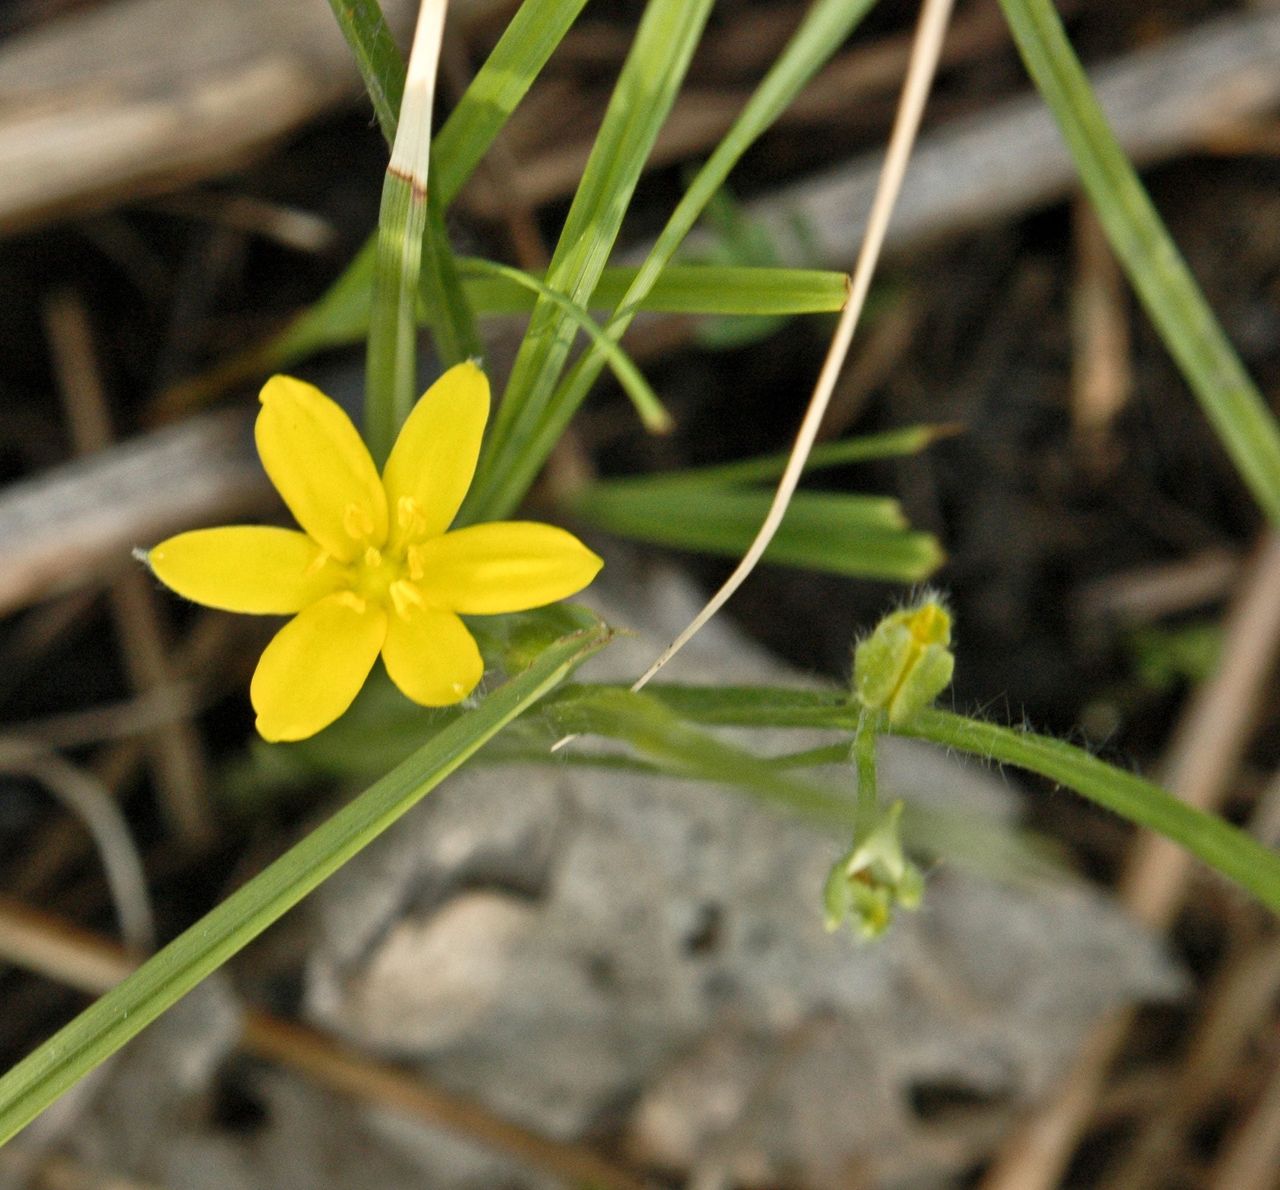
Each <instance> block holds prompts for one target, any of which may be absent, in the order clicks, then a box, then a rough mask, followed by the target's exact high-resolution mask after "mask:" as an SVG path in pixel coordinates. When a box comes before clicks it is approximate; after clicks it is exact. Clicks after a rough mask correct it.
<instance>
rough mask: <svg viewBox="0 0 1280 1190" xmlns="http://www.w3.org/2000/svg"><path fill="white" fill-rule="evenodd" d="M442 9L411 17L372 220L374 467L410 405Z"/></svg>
mask: <svg viewBox="0 0 1280 1190" xmlns="http://www.w3.org/2000/svg"><path fill="white" fill-rule="evenodd" d="M445 5H446V0H424V3H423V5H422V8H421V10H420V11H419V14H418V28H417V31H416V32H415V34H414V39H413V53H412V55H411V57H410V59H409V68H408V74H407V75H406V78H405V84H404V95H403V98H402V101H401V105H400V120H399V123H398V124H397V126H396V134H395V140H394V141H393V142H392V145H391V160H390V162H389V163H388V164H387V173H386V178H385V180H384V182H383V186H382V208H381V210H380V211H379V213H378V247H377V252H376V256H375V263H374V284H373V304H372V306H371V307H370V311H369V351H368V358H367V364H366V368H365V401H364V426H365V439H366V440H367V442H368V444H369V450H370V453H372V455H373V458H374V461H375V462H376V463H378V464H379V465H381V464H382V462H383V461H384V460H385V459H386V457H387V455H388V454H390V453H391V444H392V443H393V442H394V441H395V439H396V435H397V434H398V433H399V431H400V427H401V426H402V425H403V424H404V420H405V418H406V417H408V416H409V410H411V409H412V408H413V402H414V400H415V398H416V397H417V391H416V390H417V383H418V350H417V348H418V274H419V273H420V271H421V269H422V237H423V232H424V231H425V229H426V226H427V173H428V167H429V162H430V156H431V110H432V107H433V106H434V103H435V90H436V67H437V65H438V64H439V61H440V46H441V41H442V39H443V37H444V15H445Z"/></svg>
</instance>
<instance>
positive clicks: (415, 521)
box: [396, 496, 427, 537]
mask: <svg viewBox="0 0 1280 1190" xmlns="http://www.w3.org/2000/svg"><path fill="white" fill-rule="evenodd" d="M396 523H397V524H398V525H399V526H400V530H401V532H402V533H403V534H404V535H405V536H406V537H412V536H414V534H416V533H421V532H422V530H423V528H424V527H425V526H426V523H427V518H426V517H425V516H424V515H423V512H422V506H421V505H420V504H419V503H418V502H417V500H415V499H414V498H413V497H412V496H401V497H400V499H399V500H397V501H396Z"/></svg>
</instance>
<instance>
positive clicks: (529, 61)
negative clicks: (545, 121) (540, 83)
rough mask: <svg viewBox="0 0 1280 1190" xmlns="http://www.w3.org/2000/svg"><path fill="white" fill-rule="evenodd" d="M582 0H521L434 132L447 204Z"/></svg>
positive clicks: (440, 189) (439, 187)
mask: <svg viewBox="0 0 1280 1190" xmlns="http://www.w3.org/2000/svg"><path fill="white" fill-rule="evenodd" d="M585 4H586V0H525V2H524V3H523V4H522V5H521V6H520V8H519V10H518V11H517V12H516V14H515V16H513V17H512V18H511V20H510V22H509V23H508V25H507V27H506V29H505V30H504V32H503V34H502V36H501V37H500V38H499V39H498V44H497V45H495V46H494V47H493V51H492V52H491V53H490V54H489V57H488V58H487V59H486V61H485V63H484V65H483V66H481V67H480V69H479V70H478V71H477V72H476V76H475V78H473V79H472V80H471V84H470V85H469V86H468V87H467V89H466V91H465V92H464V94H463V96H462V98H461V99H460V100H459V101H458V106H457V107H455V108H454V109H453V112H452V113H451V114H450V116H449V118H448V119H447V120H446V121H445V122H444V126H443V127H442V128H441V129H440V131H439V132H438V133H437V134H436V139H435V149H434V152H433V154H432V163H433V167H434V170H435V186H436V193H437V194H439V196H440V201H441V203H443V204H444V206H446V207H447V206H448V205H449V204H450V203H451V202H453V200H454V199H455V198H456V197H457V195H458V191H459V190H461V189H462V187H463V186H464V185H465V184H466V181H467V179H468V178H469V177H470V176H471V174H472V172H473V171H474V170H475V168H476V166H477V165H478V164H479V162H480V159H481V158H482V157H483V156H484V155H485V153H487V152H488V151H489V146H490V145H491V144H493V140H494V138H495V137H496V136H497V135H498V133H499V132H500V131H501V129H502V126H503V125H504V124H505V123H506V122H507V120H508V119H509V118H510V116H511V113H512V112H513V111H515V109H516V107H517V105H518V104H519V103H520V101H521V100H522V99H523V98H524V96H525V94H526V92H527V91H528V90H529V88H530V86H531V85H532V84H533V81H534V79H536V78H537V77H538V75H539V74H540V73H541V71H542V68H543V67H544V66H545V65H546V64H547V59H548V58H550V57H551V53H552V51H553V50H554V49H555V48H556V46H558V45H559V44H560V42H561V41H562V40H563V38H564V35H565V34H566V33H568V31H569V29H570V28H571V27H572V25H573V22H574V21H576V20H577V19H578V14H579V13H580V12H581V11H582V9H583V6H584V5H585Z"/></svg>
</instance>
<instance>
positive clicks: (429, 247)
mask: <svg viewBox="0 0 1280 1190" xmlns="http://www.w3.org/2000/svg"><path fill="white" fill-rule="evenodd" d="M329 6H330V8H331V9H332V10H333V15H334V17H335V19H336V20H337V22H338V27H339V28H340V29H341V30H342V35H343V37H344V38H346V41H347V44H348V45H349V46H350V47H351V51H352V54H353V55H354V56H355V60H356V65H357V66H358V67H359V70H360V77H361V78H362V79H363V80H364V85H365V89H366V90H367V91H368V93H369V98H370V100H371V101H372V103H373V109H374V112H375V114H376V115H377V118H378V126H379V128H381V130H382V135H383V137H384V138H385V139H386V142H387V145H388V146H389V147H394V145H395V140H396V134H397V132H398V130H399V121H400V107H401V104H402V103H403V102H404V90H405V73H406V70H405V64H404V59H403V58H401V56H400V51H399V49H398V48H397V47H396V44H395V39H394V38H393V37H392V36H391V30H390V28H389V27H388V26H387V22H386V19H385V17H384V16H383V15H382V9H381V8H380V7H379V5H378V2H377V0H355V2H351V0H329ZM427 134H429V133H427ZM424 148H425V146H424ZM425 197H426V210H425V212H423V214H422V217H421V218H422V220H423V226H422V229H421V231H420V232H415V229H414V228H413V227H410V228H409V232H410V235H411V236H415V235H416V238H418V239H419V240H420V253H419V261H420V263H419V261H415V262H414V264H413V266H411V267H410V268H408V269H406V270H404V275H405V278H406V279H411V280H412V281H413V282H414V284H415V286H417V283H418V281H419V277H420V278H421V281H422V284H421V286H420V292H421V294H422V302H423V310H424V312H425V314H426V321H427V325H428V326H429V327H430V328H431V333H432V337H433V338H434V340H435V344H436V351H437V354H438V355H439V357H440V360H441V362H442V363H443V364H444V365H445V366H448V365H450V364H456V363H461V362H462V361H463V360H465V359H468V358H470V357H471V356H475V355H479V354H480V337H479V335H478V334H477V333H476V328H475V316H474V315H473V314H472V312H471V309H470V307H469V306H468V305H467V300H466V296H465V294H464V293H463V292H462V285H461V283H460V282H459V280H458V275H457V268H456V266H455V264H454V259H453V252H452V249H451V248H450V247H449V240H448V236H447V234H446V233H445V227H444V207H443V205H442V204H441V202H440V200H439V198H438V197H437V196H436V194H435V192H434V190H432V191H429V192H428V193H427V194H426V196H425ZM401 207H404V208H405V210H404V212H403V214H404V215H408V214H409V213H410V212H412V211H413V207H412V206H411V205H408V204H407V203H406V202H402V201H400V200H398V199H397V200H396V201H395V202H393V203H392V205H391V206H390V207H388V195H387V193H386V190H385V189H384V192H383V210H382V211H381V212H380V214H379V219H378V223H379V228H380V231H379V233H378V236H377V237H375V241H377V242H384V241H385V238H386V237H385V236H384V233H383V231H382V230H381V229H384V228H387V227H388V226H389V220H391V219H392V218H393V217H399V216H400V215H401V214H402V212H401ZM415 218H416V216H415ZM372 243H373V242H371V246H372ZM385 247H386V245H385V242H384V248H385ZM373 250H374V251H375V253H376V248H375V249H373ZM362 255H363V253H362ZM358 259H359V257H358V258H357V260H358ZM410 274H412V276H410ZM345 283H346V274H345V273H344V274H343V276H342V277H339V278H338V280H337V281H336V282H335V283H334V287H331V290H330V292H332V290H333V288H335V287H342V286H344V285H345ZM326 296H327V295H326ZM321 300H324V299H321ZM389 367H391V365H390V364H388V363H387V361H384V360H381V359H376V360H375V361H374V363H372V364H371V365H370V375H371V377H374V376H379V377H380V376H381V375H382V374H383V372H384V371H386V370H387V369H388V368H389ZM384 420H385V419H384ZM380 434H381V431H378V433H377V434H375V436H378V435H380ZM392 436H393V437H394V434H393V435H392Z"/></svg>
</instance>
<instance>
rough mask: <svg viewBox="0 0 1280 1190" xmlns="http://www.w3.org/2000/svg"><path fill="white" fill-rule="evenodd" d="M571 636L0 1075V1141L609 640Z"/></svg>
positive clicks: (599, 631)
mask: <svg viewBox="0 0 1280 1190" xmlns="http://www.w3.org/2000/svg"><path fill="white" fill-rule="evenodd" d="M607 639H608V631H607V629H605V628H604V627H603V626H599V627H597V628H596V629H594V630H591V631H585V632H582V633H579V634H576V635H574V636H570V637H566V638H564V639H563V640H561V641H560V642H558V643H557V644H555V645H553V646H551V647H550V648H549V649H547V650H546V651H545V652H544V653H542V655H541V656H539V657H538V659H537V660H536V661H534V663H533V664H532V665H531V666H529V668H528V669H527V670H525V671H524V672H523V673H521V674H519V675H518V676H516V677H514V678H512V679H511V680H510V681H508V682H506V683H505V684H504V685H502V686H499V687H498V688H497V689H496V690H494V691H493V693H492V694H490V695H489V696H488V697H487V698H485V699H484V701H483V702H481V703H480V705H479V706H477V707H476V708H475V709H474V710H471V711H468V712H467V713H465V714H464V715H462V716H460V717H459V718H458V719H456V720H454V721H453V722H452V723H450V724H449V725H448V726H446V727H445V728H443V729H442V730H441V731H440V733H439V734H438V735H436V736H435V737H434V738H433V739H431V740H430V741H429V742H428V743H426V744H424V745H423V746H422V748H420V749H419V750H418V751H417V752H415V753H414V754H413V755H412V756H411V757H410V758H409V759H408V760H406V761H405V762H404V763H402V764H401V765H399V766H398V767H397V768H395V769H393V770H392V771H391V772H390V773H388V774H387V776H385V777H384V778H382V780H380V781H378V782H376V783H375V784H374V785H372V786H371V787H370V788H369V789H367V790H365V792H364V793H362V794H361V795H360V796H359V797H357V798H355V799H354V800H353V801H352V802H351V803H350V804H349V805H347V806H346V807H344V808H343V809H342V810H339V811H338V813H337V814H335V815H334V816H333V817H332V818H330V819H329V820H328V821H327V822H326V823H324V824H323V825H322V826H320V827H318V828H317V829H316V830H314V831H312V832H311V833H310V834H309V835H307V837H306V838H305V839H303V840H302V841H301V842H300V843H298V844H296V845H295V846H294V847H292V848H290V850H289V851H287V852H286V853H285V854H284V855H283V856H281V857H280V858H279V859H278V860H276V861H275V863H273V864H271V865H270V866H269V867H268V868H266V869H265V870H264V871H263V872H261V873H260V874H259V875H257V876H255V877H254V878H253V879H252V880H251V881H249V883H248V884H246V885H245V886H244V887H243V888H241V889H239V890H238V891H237V892H235V893H233V894H232V895H231V896H230V897H228V898H227V900H225V901H223V902H222V904H221V905H219V906H218V907H217V908H216V909H214V910H213V911H212V912H210V913H208V914H206V915H205V916H204V917H203V918H202V919H201V920H200V921H198V922H197V923H196V924H195V925H194V926H192V927H191V928H190V929H189V930H187V931H186V932H185V933H183V934H181V935H180V936H179V937H178V938H176V939H175V940H174V941H173V942H171V943H170V944H169V945H168V946H166V947H165V948H164V949H163V950H161V951H160V952H159V953H158V954H157V955H155V957H154V958H152V959H150V960H148V962H146V963H144V964H143V965H142V966H141V967H140V968H139V969H138V970H137V971H136V972H135V973H134V974H133V975H131V976H129V978H128V979H126V980H124V981H123V982H122V983H120V984H119V985H118V986H117V987H115V988H113V989H112V990H111V991H110V992H108V993H107V994H106V995H105V996H103V997H102V998H101V999H100V1000H98V1001H97V1002H96V1003H95V1004H93V1005H92V1006H90V1007H89V1008H88V1009H87V1010H86V1011H84V1012H83V1013H81V1014H80V1015H79V1016H78V1017H76V1019H75V1020H74V1021H72V1022H71V1023H70V1024H69V1025H67V1026H66V1028H64V1029H62V1030H60V1031H59V1032H58V1033H57V1034H56V1035H55V1036H54V1037H52V1038H51V1039H50V1040H49V1041H47V1042H45V1043H44V1045H42V1046H40V1048H39V1049H37V1050H36V1051H35V1052H34V1053H33V1054H31V1055H30V1056H29V1057H27V1058H26V1059H24V1060H23V1061H22V1062H20V1063H19V1064H18V1065H17V1066H15V1067H14V1068H13V1069H12V1070H10V1071H9V1073H8V1074H6V1075H5V1076H4V1077H3V1078H2V1079H0V1143H3V1142H4V1141H6V1140H8V1139H9V1138H10V1137H11V1136H13V1135H14V1133H16V1132H17V1131H18V1130H19V1129H21V1128H22V1127H24V1126H25V1125H26V1124H27V1123H29V1122H30V1121H31V1120H33V1119H34V1118H35V1117H36V1116H37V1115H39V1114H40V1112H42V1111H43V1110H44V1109H45V1108H46V1107H48V1106H49V1104H51V1103H52V1102H53V1101H54V1100H55V1099H57V1098H58V1096H59V1095H61V1094H62V1093H63V1092H64V1091H66V1090H67V1088H69V1087H70V1086H72V1084H74V1083H75V1082H76V1081H77V1080H78V1079H80V1078H81V1077H83V1076H84V1075H85V1074H87V1073H88V1072H89V1071H90V1070H92V1069H93V1068H94V1067H95V1066H97V1065H98V1063H100V1062H102V1061H103V1060H104V1059H105V1058H107V1057H108V1056H110V1055H111V1054H112V1053H114V1052H115V1051H116V1050H118V1049H119V1048H120V1047H121V1046H122V1045H124V1044H125V1042H127V1041H128V1040H129V1039H130V1038H131V1037H133V1036H134V1035H135V1034H136V1033H138V1032H140V1031H141V1030H142V1029H143V1028H144V1027H145V1026H146V1025H148V1024H150V1022H151V1021H153V1020H155V1018H156V1017H157V1016H159V1015H160V1014H161V1013H162V1012H164V1010H165V1009H166V1008H168V1007H169V1006H170V1005H171V1004H173V1003H174V1002H175V1001H177V1000H178V999H180V998H181V997H182V996H184V995H185V994H186V993H187V992H189V991H190V990H191V989H192V988H193V987H195V986H196V984H198V983H199V982H200V981H201V980H202V979H204V978H205V976H207V975H209V974H210V973H211V972H212V971H214V970H215V969H217V968H218V967H219V966H221V965H222V964H223V963H224V962H226V961H227V959H229V958H230V957H231V956H232V955H233V954H235V953H236V952H237V951H238V950H239V949H240V948H241V947H243V946H244V945H246V944H247V943H248V942H249V941H251V940H252V939H253V938H255V937H256V936H257V935H258V934H260V933H261V932H262V931H263V930H264V929H265V928H266V927H267V926H268V925H270V924H271V923H272V922H273V921H275V920H276V919H277V918H279V917H280V916H281V915H282V914H284V913H285V912H286V911H287V910H288V909H290V908H291V907H292V906H294V905H296V904H297V903H298V901H300V900H301V899H302V898H303V897H304V896H306V895H307V893H309V892H311V891H312V890H313V889H314V888H315V887H316V886H317V885H319V884H320V883H321V882H322V881H323V880H325V879H326V878H327V877H328V876H330V875H332V874H333V873H334V872H335V871H337V869H338V868H340V867H341V866H342V865H343V864H344V863H346V861H347V860H349V859H350V858H351V857H352V856H353V855H355V854H356V853H357V852H358V851H360V849H361V848H363V847H364V846H366V845H367V844H368V843H370V842H371V841H372V840H373V839H375V838H376V837H377V836H378V835H379V834H381V833H382V831H384V830H385V829H386V828H387V827H388V826H390V825H391V824H392V823H393V822H395V821H396V819H398V818H399V817H400V816H401V815H402V814H404V813H405V812H406V811H407V810H409V809H410V808H411V807H412V806H413V805H415V804H416V803H417V802H418V801H419V800H420V799H421V798H422V797H423V796H424V795H425V794H426V793H428V792H429V791H430V790H431V789H433V788H434V787H435V786H436V785H437V784H439V782H440V781H442V780H443V779H444V778H445V777H446V776H448V775H449V774H450V773H451V772H453V771H454V770H455V769H456V768H458V766H459V765H461V764H462V763H463V762H464V761H465V760H467V759H468V757H470V756H471V755H473V754H474V753H475V752H476V751H477V750H478V749H479V748H480V747H481V746H482V745H483V744H484V743H485V741H486V740H488V739H490V738H491V737H492V736H493V735H495V734H496V733H497V732H498V731H499V730H501V728H502V727H503V726H505V725H506V724H507V723H509V722H511V720H513V719H514V718H515V717H516V716H517V715H520V714H521V713H522V712H524V711H525V710H527V709H528V708H529V707H531V706H533V704H534V703H536V702H537V701H538V700H539V699H540V698H542V697H543V696H544V695H545V694H547V693H548V691H550V690H551V689H553V688H554V687H555V686H556V685H558V684H559V683H560V682H561V681H563V679H564V678H565V676H566V675H567V674H568V673H569V672H570V671H571V670H572V669H573V667H574V666H575V665H577V664H578V663H579V662H580V661H582V660H583V659H584V658H586V657H587V656H589V655H590V654H591V653H593V652H595V651H596V650H597V649H599V648H600V647H601V646H603V645H604V644H605V643H606V642H607Z"/></svg>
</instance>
